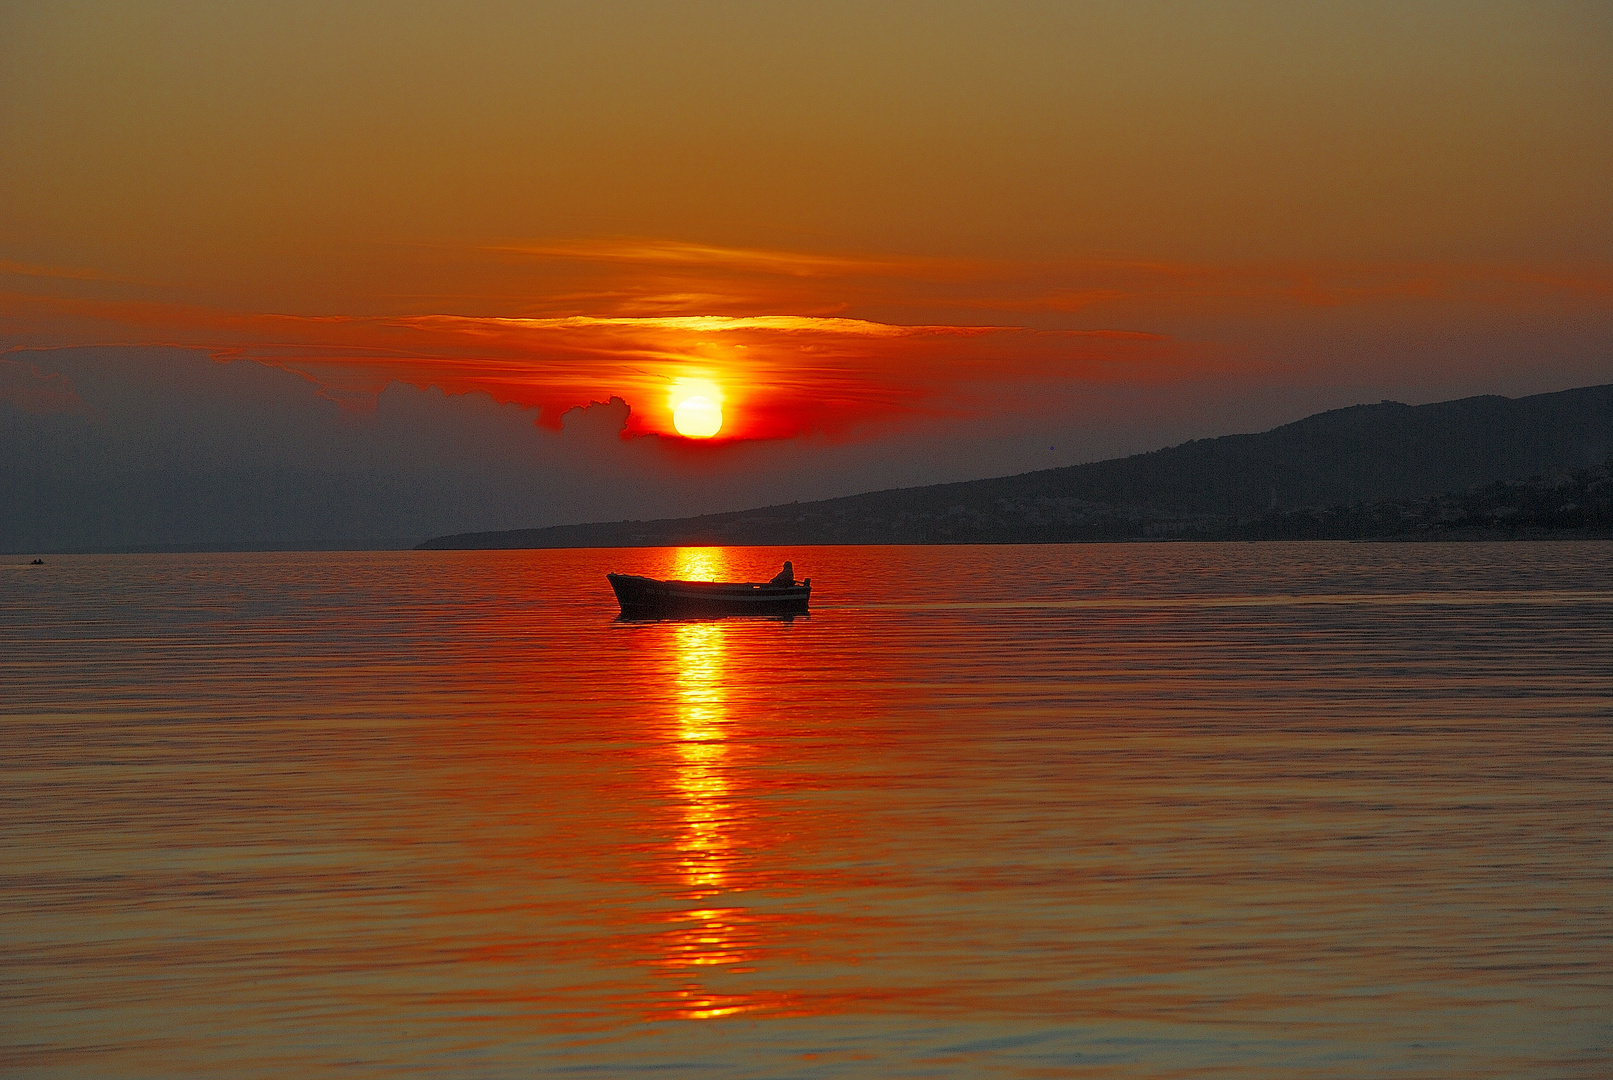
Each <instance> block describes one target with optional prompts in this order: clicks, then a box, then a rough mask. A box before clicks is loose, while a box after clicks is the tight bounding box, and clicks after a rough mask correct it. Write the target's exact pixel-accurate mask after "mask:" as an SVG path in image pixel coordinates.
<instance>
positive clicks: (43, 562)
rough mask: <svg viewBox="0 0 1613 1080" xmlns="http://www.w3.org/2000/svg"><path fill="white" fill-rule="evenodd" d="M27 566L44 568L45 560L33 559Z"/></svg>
mask: <svg viewBox="0 0 1613 1080" xmlns="http://www.w3.org/2000/svg"><path fill="white" fill-rule="evenodd" d="M28 565H29V566H44V565H45V560H44V559H35V560H34V561H33V562H31V563H29V564H28Z"/></svg>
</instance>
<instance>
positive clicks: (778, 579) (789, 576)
mask: <svg viewBox="0 0 1613 1080" xmlns="http://www.w3.org/2000/svg"><path fill="white" fill-rule="evenodd" d="M768 584H769V585H794V584H795V567H794V566H792V565H791V564H790V560H788V559H785V560H784V569H782V570H780V571H779V572H778V573H776V574H774V575H773V579H772V580H771V581H769V582H768Z"/></svg>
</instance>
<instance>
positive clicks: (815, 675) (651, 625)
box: [0, 542, 1613, 1080]
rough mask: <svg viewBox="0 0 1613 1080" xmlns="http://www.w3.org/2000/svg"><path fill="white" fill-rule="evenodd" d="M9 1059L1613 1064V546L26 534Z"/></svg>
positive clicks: (895, 1066)
mask: <svg viewBox="0 0 1613 1080" xmlns="http://www.w3.org/2000/svg"><path fill="white" fill-rule="evenodd" d="M786 558H788V559H791V560H792V561H793V562H794V565H795V571H796V574H797V575H798V576H801V577H810V578H812V580H813V598H812V606H811V614H810V615H809V616H806V617H797V618H794V619H789V620H786V619H768V618H735V619H718V620H704V621H651V622H627V621H623V620H621V619H620V618H619V617H618V611H617V607H616V604H615V600H614V598H613V596H612V594H611V591H610V589H609V587H608V585H607V583H606V580H605V574H606V572H607V571H623V572H629V573H641V574H648V575H651V576H656V577H682V578H704V579H717V580H722V579H738V580H765V579H766V578H768V577H771V576H772V575H773V574H774V573H776V572H777V571H778V569H779V566H780V565H781V564H782V562H783V561H784V559H786ZM0 1075H4V1076H5V1077H8V1078H59V1077H60V1078H65V1077H74V1078H77V1077H91V1076H93V1077H114V1078H121V1077H130V1078H136V1077H138V1078H144V1077H152V1078H158V1077H161V1078H175V1077H207V1078H236V1077H276V1078H279V1077H316V1078H322V1077H343V1078H369V1077H425V1078H437V1077H442V1078H461V1077H463V1078H506V1077H508V1078H516V1077H521V1078H525V1077H606V1078H609V1077H658V1078H661V1077H669V1078H677V1077H698V1078H704V1077H717V1078H727V1077H799V1078H819V1077H822V1078H829V1077H858V1078H861V1077H870V1078H887V1077H1004V1078H1007V1077H1015V1078H1019V1077H1023V1078H1032V1077H1035V1078H1047V1077H1105V1078H1109V1077H1119V1078H1128V1077H1240V1078H1241V1077H1289V1078H1311V1077H1460V1078H1466V1080H1477V1078H1488V1077H1496V1078H1502V1077H1505V1078H1516V1077H1587V1078H1588V1077H1607V1076H1610V1075H1613V544H1609V543H1607V542H1583V543H1581V542H1543V543H1524V542H1515V543H1496V544H1487V543H1466V544H1436V543H1426V544H1410V543H1408V544H1369V543H1294V544H1283V543H1254V544H1202V545H1200V544H1166V543H1162V544H1117V545H1044V546H981V547H802V548H790V549H785V548H664V549H615V550H608V549H593V550H550V551H491V552H348V553H273V554H214V555H206V554H170V555H78V556H68V555H63V556H47V557H45V561H44V565H41V566H33V565H29V560H28V559H27V557H16V556H8V557H6V558H4V559H3V560H0Z"/></svg>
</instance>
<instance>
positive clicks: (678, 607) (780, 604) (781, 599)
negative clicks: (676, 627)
mask: <svg viewBox="0 0 1613 1080" xmlns="http://www.w3.org/2000/svg"><path fill="white" fill-rule="evenodd" d="M605 576H606V577H607V578H608V579H609V580H610V587H611V588H612V589H614V590H615V591H616V599H617V601H618V602H619V603H620V604H621V605H622V614H623V615H626V616H629V617H638V618H663V619H664V618H676V617H678V616H684V615H805V614H806V613H807V600H808V598H810V597H811V596H812V579H811V578H808V579H807V580H806V581H804V582H801V583H800V584H799V585H797V584H789V585H786V584H777V585H775V584H773V583H772V582H756V581H659V580H657V579H656V578H647V577H639V576H638V575H637V574H606V575H605Z"/></svg>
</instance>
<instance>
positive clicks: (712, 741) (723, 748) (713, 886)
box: [674, 622, 733, 896]
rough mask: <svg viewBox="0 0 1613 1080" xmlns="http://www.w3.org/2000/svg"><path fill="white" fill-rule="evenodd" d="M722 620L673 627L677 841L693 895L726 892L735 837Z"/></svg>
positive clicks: (684, 873)
mask: <svg viewBox="0 0 1613 1080" xmlns="http://www.w3.org/2000/svg"><path fill="white" fill-rule="evenodd" d="M723 632H724V631H723V625H722V624H721V623H715V622H711V623H684V624H681V625H679V626H677V627H676V628H675V629H674V634H675V638H674V640H675V643H676V644H675V647H676V650H677V664H678V697H677V708H678V726H677V740H676V750H677V755H678V767H677V774H676V775H677V780H676V783H677V789H678V795H679V796H680V798H679V801H680V803H681V804H682V809H683V821H684V832H683V835H682V836H681V837H680V838H679V841H678V852H679V856H680V861H681V865H682V867H683V878H684V882H685V884H687V885H688V886H689V888H690V890H691V892H692V894H693V895H694V896H707V895H710V894H711V893H714V892H719V891H721V890H722V888H723V886H724V884H725V882H726V879H727V869H726V867H727V863H728V860H729V855H730V851H729V849H730V847H731V844H732V841H731V839H730V837H729V836H728V835H727V828H726V826H727V825H728V823H729V821H730V819H731V817H732V814H733V804H732V802H731V800H730V799H729V791H728V775H727V772H726V769H725V759H726V757H727V754H728V747H727V745H726V743H725V741H724V740H725V737H726V731H725V728H726V726H727V723H728V715H727V700H726V686H725V682H724V673H725V671H724V669H725V661H726V659H727V656H726V653H725V649H724V641H723Z"/></svg>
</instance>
